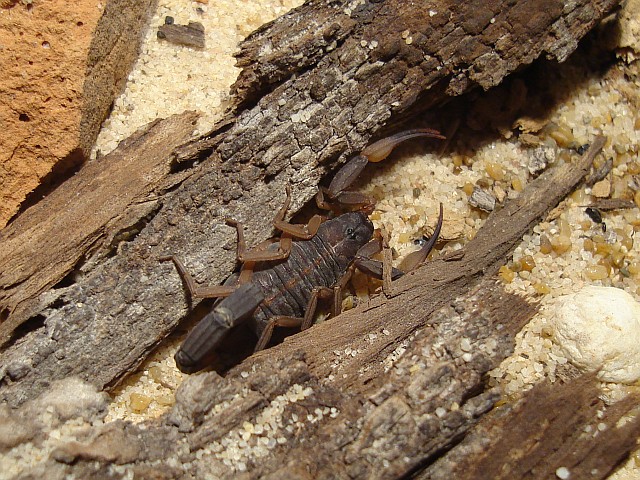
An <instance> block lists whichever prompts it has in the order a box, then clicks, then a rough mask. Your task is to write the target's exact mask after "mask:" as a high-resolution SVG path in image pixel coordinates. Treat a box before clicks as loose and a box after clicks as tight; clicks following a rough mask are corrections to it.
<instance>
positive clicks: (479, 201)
mask: <svg viewBox="0 0 640 480" xmlns="http://www.w3.org/2000/svg"><path fill="white" fill-rule="evenodd" d="M469 205H471V206H472V207H476V208H479V209H480V210H484V211H485V212H492V211H493V209H494V208H495V207H496V199H495V197H494V196H493V195H491V194H490V193H489V192H487V191H486V190H483V189H482V188H480V187H478V186H475V187H474V188H473V193H472V194H471V196H470V197H469Z"/></svg>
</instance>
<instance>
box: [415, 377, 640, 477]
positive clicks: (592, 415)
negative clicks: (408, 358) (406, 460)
mask: <svg viewBox="0 0 640 480" xmlns="http://www.w3.org/2000/svg"><path fill="white" fill-rule="evenodd" d="M598 384H599V382H598V381H597V379H596V377H595V375H590V374H586V375H584V376H582V377H579V378H577V379H572V380H570V381H569V382H568V383H567V384H564V385H549V384H547V383H541V384H538V385H536V386H535V387H534V388H533V389H532V390H531V391H529V392H528V393H527V394H526V395H525V396H524V397H523V398H522V399H521V400H519V401H518V402H516V403H515V404H506V405H504V406H502V407H499V408H496V409H495V410H494V411H492V412H491V413H490V414H488V415H486V416H485V417H483V418H482V420H480V422H479V423H478V424H477V425H476V427H475V428H474V429H473V431H472V432H471V434H470V435H469V436H467V437H466V438H465V439H464V440H463V442H461V443H460V444H459V445H457V446H456V448H455V449H453V450H451V451H450V452H448V453H447V454H446V455H445V456H443V457H442V458H441V459H438V461H437V462H435V463H434V464H433V465H430V466H429V467H428V468H427V469H425V470H424V471H423V472H421V473H420V475H417V476H416V478H417V479H441V478H455V479H459V480H467V479H468V480H471V479H492V480H493V479H495V480H499V479H512V478H519V479H537V478H539V479H548V478H554V476H555V475H556V470H557V469H558V468H562V467H564V468H565V469H566V470H567V471H568V472H569V474H570V476H571V478H590V479H594V480H598V479H603V478H606V477H608V476H609V475H610V474H611V473H612V471H613V469H614V468H615V467H616V466H618V465H619V464H620V463H621V462H622V461H623V460H624V459H625V457H626V456H627V455H628V453H629V452H630V451H633V450H635V449H636V447H637V439H638V437H640V418H638V417H637V415H635V414H633V411H634V409H635V408H637V405H638V403H639V402H640V398H638V396H637V395H632V396H629V397H627V398H626V399H624V400H622V401H620V402H618V403H616V404H614V405H612V406H611V407H609V408H607V407H605V405H604V404H603V402H602V400H600V399H599V398H598V397H599V395H600V394H601V391H600V388H599V386H598ZM627 415H629V416H628V417H627V419H626V420H627V421H626V422H625V421H622V422H620V420H621V419H622V417H624V416H627Z"/></svg>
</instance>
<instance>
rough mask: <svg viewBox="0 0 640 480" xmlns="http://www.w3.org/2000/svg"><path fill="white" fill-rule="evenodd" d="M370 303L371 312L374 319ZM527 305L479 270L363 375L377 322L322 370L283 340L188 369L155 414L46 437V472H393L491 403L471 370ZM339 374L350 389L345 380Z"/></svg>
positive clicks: (507, 345) (495, 357) (496, 348)
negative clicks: (465, 288) (264, 350)
mask: <svg viewBox="0 0 640 480" xmlns="http://www.w3.org/2000/svg"><path fill="white" fill-rule="evenodd" d="M406 297H407V296H406V295H405V300H406ZM393 301H394V302H395V303H402V302H403V300H402V299H401V298H400V297H396V298H395V299H394V300H393ZM382 310H383V309H377V311H376V312H375V313H374V314H375V316H376V317H378V318H379V319H380V320H382V319H381V317H380V315H383V314H384V312H383V311H382ZM536 310H537V308H536V306H535V305H533V304H531V303H529V302H527V301H526V300H525V299H523V298H521V297H519V296H517V295H513V294H507V293H505V292H504V289H503V286H502V284H501V283H500V282H496V281H495V280H494V279H491V278H489V277H485V278H484V280H483V281H482V282H481V284H480V285H478V286H477V287H476V288H475V289H474V290H472V291H471V292H468V293H467V294H465V295H464V296H463V297H460V298H458V299H456V300H455V301H453V302H451V304H445V305H444V306H442V307H441V308H439V309H438V310H437V311H436V312H435V313H434V314H433V315H431V313H432V312H431V310H430V309H426V310H425V311H424V312H421V311H418V312H416V316H417V317H422V321H426V319H427V318H428V319H429V320H428V321H429V326H428V327H427V328H424V329H422V330H421V331H418V332H416V333H415V335H414V336H413V338H412V339H411V341H410V342H407V343H406V344H405V347H404V349H406V351H404V352H401V351H400V350H397V349H396V350H395V351H393V349H392V350H391V351H389V352H387V353H386V354H385V355H384V356H382V357H380V358H377V359H376V360H375V361H374V364H378V363H380V364H381V367H382V370H381V372H380V373H379V374H377V375H376V377H375V378H373V379H372V378H370V377H369V375H368V373H369V371H370V369H371V367H372V366H376V367H377V365H372V364H371V361H370V360H367V359H366V358H367V356H369V355H370V353H372V352H375V351H377V350H379V347H380V346H381V345H385V344H389V343H390V342H391V338H392V337H391V336H390V335H386V334H385V333H384V331H383V330H382V329H380V330H379V331H378V333H377V337H376V338H371V337H368V338H359V339H358V342H357V345H356V344H354V348H357V354H356V355H354V356H352V355H351V354H350V353H348V352H345V351H341V352H340V355H341V356H342V359H340V358H338V357H339V356H338V355H336V354H335V353H329V355H330V356H331V357H333V358H330V359H329V361H330V362H331V363H332V364H333V365H327V367H329V368H330V369H332V370H333V373H332V375H331V376H325V377H317V376H316V375H315V373H314V372H315V371H316V370H317V360H319V359H315V360H314V359H312V357H313V356H315V353H314V352H309V353H307V352H303V351H302V350H301V349H300V348H299V347H298V346H292V345H287V343H285V344H283V345H280V346H278V347H276V348H275V349H274V352H273V353H274V355H273V358H269V356H262V357H261V360H258V363H257V364H255V366H256V368H251V366H250V365H246V366H239V367H238V368H236V369H234V371H232V372H231V373H230V374H229V375H228V376H227V377H226V378H222V377H220V376H219V375H217V374H216V373H215V372H207V373H203V374H199V375H193V376H190V377H189V378H188V379H187V380H186V381H185V382H183V384H182V385H181V387H180V388H179V390H178V392H177V395H176V404H175V406H174V407H173V409H172V410H171V412H169V413H168V414H167V415H165V417H164V418H161V419H159V420H157V421H150V422H147V423H146V424H145V425H144V426H143V427H138V426H135V425H131V424H124V423H122V422H114V423H109V424H106V425H101V426H98V427H93V428H87V429H85V430H84V431H83V432H82V434H81V435H75V437H76V438H73V439H72V440H67V439H65V441H59V442H56V446H55V449H54V450H53V452H51V455H50V456H49V459H48V460H47V462H46V464H47V465H48V466H49V467H50V468H48V469H47V470H48V471H56V469H59V468H60V465H61V464H63V465H64V472H65V473H66V474H67V475H70V474H73V475H75V476H77V477H79V478H86V477H88V476H90V475H89V473H91V472H94V473H95V472H96V469H97V470H98V471H102V470H103V469H105V468H107V467H108V466H109V465H111V464H117V465H120V466H121V467H122V468H121V469H120V470H119V471H120V473H121V474H122V475H126V474H127V471H132V470H134V469H135V468H136V467H137V466H142V465H144V464H148V463H151V464H153V465H155V466H156V467H157V468H160V469H162V468H163V467H164V466H168V467H174V468H177V469H178V472H175V474H177V476H180V477H182V478H210V477H212V478H237V475H238V473H239V472H238V471H237V469H238V468H240V469H242V467H240V464H241V463H242V464H244V469H245V470H247V472H248V473H245V474H244V475H245V476H246V478H262V477H265V476H267V475H272V478H283V476H284V475H286V474H287V473H289V474H291V472H294V471H298V472H308V474H309V475H310V476H311V478H346V477H355V478H393V477H396V476H400V475H403V474H406V473H409V472H410V471H412V470H414V469H415V468H416V467H417V466H419V465H420V464H421V463H423V462H425V461H427V460H428V459H429V458H431V457H433V456H437V455H438V454H439V452H440V451H441V450H442V449H443V448H446V447H447V445H449V444H451V443H452V442H454V441H455V439H456V438H457V437H459V436H460V435H462V434H463V433H464V432H465V431H466V430H467V429H468V428H470V427H471V426H472V425H474V424H475V423H476V422H477V421H478V418H480V417H481V416H482V415H483V414H484V413H485V412H486V411H488V410H489V409H491V407H492V406H493V404H494V403H495V402H496V401H497V400H498V399H499V398H500V395H499V393H498V392H495V391H491V390H490V391H486V392H485V391H483V376H484V375H485V374H486V373H487V372H488V370H489V369H491V368H494V367H495V366H497V365H498V363H499V362H500V361H501V359H502V358H504V357H505V356H506V355H508V354H509V352H510V351H511V350H512V346H513V337H514V336H515V334H516V333H517V332H518V331H519V330H520V328H521V327H522V325H523V324H524V323H525V322H526V321H528V319H529V318H530V317H531V316H532V315H533V314H534V313H535V312H536ZM352 316H353V315H352ZM403 320H404V319H402V318H398V319H396V321H398V322H401V321H403ZM385 321H388V319H386V320H385ZM334 328H335V327H334ZM345 333H346V332H345ZM258 365H259V367H258ZM363 371H364V372H365V373H366V374H365V375H363ZM347 377H349V379H350V382H352V383H354V387H355V384H356V383H357V384H358V385H359V387H358V388H350V389H349V388H345V387H344V382H345V378H347ZM33 405H36V406H38V407H41V410H42V409H43V408H44V409H46V407H47V405H46V404H45V403H43V402H42V401H40V402H39V403H38V402H36V403H34V402H28V404H26V406H25V407H22V408H20V409H19V410H18V411H19V412H20V415H22V416H27V415H28V412H29V408H33ZM42 407H43V408H42ZM46 435H47V433H44V434H41V436H44V437H46ZM241 439H243V440H244V443H242V442H240V440H241ZM310 445H313V448H309V446H310ZM45 448H46V447H45ZM223 452H224V453H223ZM42 457H43V458H46V457H47V455H42ZM225 457H229V458H230V459H232V460H233V462H232V463H231V464H229V462H228V461H225ZM38 468H41V467H40V466H38ZM24 473H25V474H26V473H32V472H24Z"/></svg>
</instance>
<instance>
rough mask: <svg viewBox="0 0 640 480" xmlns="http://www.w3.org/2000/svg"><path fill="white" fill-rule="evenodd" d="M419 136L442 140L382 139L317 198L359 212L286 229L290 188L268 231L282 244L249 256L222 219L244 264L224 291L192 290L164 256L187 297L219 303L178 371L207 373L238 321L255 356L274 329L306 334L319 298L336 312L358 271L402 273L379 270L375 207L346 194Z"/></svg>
mask: <svg viewBox="0 0 640 480" xmlns="http://www.w3.org/2000/svg"><path fill="white" fill-rule="evenodd" d="M419 136H427V137H433V138H440V139H441V138H444V137H442V136H441V135H440V134H439V133H438V132H437V131H435V130H431V129H415V130H408V131H404V132H401V133H398V134H396V135H393V136H391V137H388V138H385V139H382V140H379V141H378V142H375V143H373V144H372V145H370V146H368V147H366V148H365V149H364V150H363V151H362V152H361V153H360V155H358V156H356V157H355V158H354V159H352V160H351V161H349V162H348V163H347V164H345V165H344V166H343V167H342V169H341V170H340V171H339V172H338V173H337V174H336V176H335V177H334V179H333V180H332V182H331V184H330V185H329V187H328V188H323V189H321V190H320V191H319V192H318V195H317V197H316V200H317V203H318V205H319V206H320V207H321V208H326V209H331V210H332V211H334V212H335V211H339V209H340V208H344V207H345V206H347V207H350V208H358V209H359V210H357V211H351V212H348V213H343V214H341V215H338V216H336V217H334V218H332V219H329V220H324V218H323V217H321V216H320V215H315V216H313V217H312V218H311V220H310V221H309V222H308V223H307V224H306V225H298V224H290V223H287V222H286V221H285V220H284V218H285V215H286V212H287V209H288V207H289V204H290V201H291V192H290V189H289V188H287V192H286V193H287V198H286V200H285V203H284V205H283V206H282V208H281V209H280V210H279V212H278V213H277V214H276V216H275V217H274V220H273V225H274V226H275V227H276V228H277V229H279V230H281V231H282V235H281V236H280V239H279V241H277V242H272V243H267V244H261V245H259V246H257V247H255V248H253V249H252V250H247V248H246V245H245V241H244V235H243V227H242V224H241V223H239V222H236V221H235V220H231V219H227V220H226V221H227V224H228V225H230V226H234V227H235V228H236V232H237V235H238V254H237V258H238V260H239V261H240V262H242V264H243V265H242V268H241V270H240V272H239V273H236V274H234V275H232V276H231V277H230V278H229V279H228V280H227V281H226V282H225V283H224V284H223V285H219V286H213V287H197V286H196V284H195V282H194V280H193V278H192V277H191V275H190V274H189V273H188V272H187V270H186V269H185V267H184V266H183V265H182V263H181V262H180V261H179V260H178V259H177V258H176V257H175V256H167V257H163V258H161V260H172V261H173V262H174V264H175V265H176V268H177V270H178V273H179V274H180V276H181V277H182V279H183V281H184V283H185V285H186V287H187V290H188V291H189V293H190V295H191V296H192V297H199V298H207V297H210V298H220V297H223V298H221V300H219V301H218V302H217V303H216V304H215V305H214V306H213V309H212V310H211V311H210V312H209V313H208V314H207V315H206V316H205V317H204V318H203V319H202V320H201V321H200V322H199V323H198V324H197V325H196V327H195V328H194V329H193V330H192V331H191V332H190V333H189V335H188V336H187V338H186V340H185V341H184V343H183V344H182V346H181V347H180V349H179V350H178V352H177V353H176V355H175V360H176V364H177V365H178V368H180V370H182V371H183V372H185V373H193V372H196V371H198V370H201V369H202V368H205V367H206V366H207V365H208V364H209V363H210V362H211V359H212V356H213V354H214V352H215V349H216V348H217V347H218V345H220V343H221V342H222V340H223V339H224V338H225V336H226V335H227V334H228V333H229V331H230V330H231V329H232V328H234V327H236V326H238V325H240V324H242V323H245V322H246V323H247V324H248V325H249V326H250V327H251V329H252V330H253V331H255V333H256V334H257V336H258V343H257V344H256V347H255V351H258V350H262V349H263V348H265V347H266V346H267V344H268V343H269V340H270V339H271V335H272V333H273V330H274V328H275V327H278V326H280V327H300V328H301V329H302V330H304V329H306V328H309V327H310V326H311V324H312V323H313V320H314V315H315V312H316V307H317V304H318V300H320V299H332V300H333V301H332V308H331V315H337V314H339V313H340V310H341V302H342V290H343V288H344V287H345V286H346V284H347V282H348V281H349V279H350V278H351V275H352V273H353V271H354V269H356V268H357V269H359V270H361V271H363V272H364V273H366V274H368V275H371V276H373V277H376V278H378V279H380V278H382V276H383V271H384V270H386V269H387V268H389V269H390V270H391V279H392V280H395V279H397V278H399V277H400V276H401V275H403V274H404V272H403V271H401V270H399V269H396V268H391V267H390V266H389V267H387V266H386V265H384V266H383V264H382V262H380V261H378V260H373V259H372V258H371V256H372V255H374V254H376V253H378V252H380V251H381V250H382V240H381V238H380V236H379V235H378V236H375V235H374V227H373V224H372V223H371V221H370V220H369V218H368V215H367V214H368V213H370V212H371V211H372V210H373V206H374V203H373V201H372V199H370V198H369V197H367V196H366V195H363V194H361V193H359V192H354V191H350V190H347V188H348V187H349V186H350V185H351V184H352V183H353V182H354V181H355V179H356V178H357V176H358V175H359V174H360V172H361V171H362V170H363V169H364V167H365V166H366V164H367V163H368V162H370V161H380V160H383V159H384V158H386V157H387V156H388V155H389V153H390V152H391V150H392V149H393V148H394V147H395V146H396V145H397V144H399V143H400V142H402V141H404V140H407V139H409V138H414V137H419ZM442 217H443V212H442V204H440V214H439V217H438V223H437V225H436V227H435V230H434V232H433V235H431V237H430V239H429V241H428V242H426V243H425V244H424V245H423V246H422V247H421V248H420V249H419V250H418V251H416V252H413V253H412V254H410V255H409V257H407V258H406V259H405V261H404V262H403V265H404V268H405V269H406V270H407V271H410V270H413V269H414V268H416V267H417V266H418V265H419V264H420V263H422V262H423V261H424V260H425V259H426V258H427V256H428V255H429V252H430V251H431V249H432V248H433V246H434V245H435V243H436V241H437V239H438V235H439V233H440V229H441V227H442ZM294 239H295V241H293V240H294Z"/></svg>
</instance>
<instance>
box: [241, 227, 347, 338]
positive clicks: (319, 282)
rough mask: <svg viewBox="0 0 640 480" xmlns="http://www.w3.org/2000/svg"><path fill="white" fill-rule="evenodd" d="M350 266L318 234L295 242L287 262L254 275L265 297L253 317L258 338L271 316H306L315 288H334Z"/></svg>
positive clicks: (254, 280)
mask: <svg viewBox="0 0 640 480" xmlns="http://www.w3.org/2000/svg"><path fill="white" fill-rule="evenodd" d="M348 266H349V263H348V262H346V261H345V259H340V258H339V257H337V256H336V255H335V254H334V253H333V251H332V249H331V247H330V246H329V245H327V244H326V243H325V242H324V241H323V239H322V235H320V234H318V235H315V236H314V237H313V238H311V240H307V241H301V242H294V243H293V245H292V247H291V253H290V254H289V257H288V258H287V260H286V261H283V262H282V263H279V264H278V265H275V266H273V267H270V268H266V269H264V270H260V271H257V272H255V273H254V274H253V279H252V282H253V283H255V284H257V285H258V286H259V287H260V288H261V290H262V291H263V293H264V295H265V300H264V301H263V302H262V303H261V304H260V306H259V307H258V309H257V310H256V313H255V314H254V322H255V329H256V333H257V334H258V336H259V335H260V334H261V333H262V330H264V328H265V326H266V324H267V322H268V320H269V318H271V317H274V316H278V315H285V316H289V317H303V316H304V313H305V310H306V308H307V304H308V303H309V298H310V297H311V294H312V291H313V289H314V288H315V287H320V286H322V287H332V286H333V285H335V284H336V283H337V282H338V280H339V279H340V278H341V277H342V276H343V275H344V273H345V271H346V269H347V267H348Z"/></svg>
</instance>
